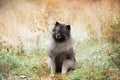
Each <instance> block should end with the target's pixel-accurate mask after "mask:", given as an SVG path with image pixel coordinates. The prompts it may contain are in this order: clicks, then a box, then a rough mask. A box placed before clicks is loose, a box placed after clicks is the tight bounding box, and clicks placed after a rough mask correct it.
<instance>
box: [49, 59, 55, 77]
mask: <svg viewBox="0 0 120 80" xmlns="http://www.w3.org/2000/svg"><path fill="white" fill-rule="evenodd" d="M55 71H56V66H55V61H54V58H53V59H51V75H50V76H54V75H55Z"/></svg>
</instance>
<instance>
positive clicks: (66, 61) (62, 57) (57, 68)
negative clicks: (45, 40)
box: [48, 22, 76, 74]
mask: <svg viewBox="0 0 120 80" xmlns="http://www.w3.org/2000/svg"><path fill="white" fill-rule="evenodd" d="M70 31H71V27H70V25H66V24H62V23H59V22H56V23H55V26H54V28H53V30H52V42H51V46H50V48H49V52H48V66H49V67H50V68H51V74H55V73H59V72H62V74H66V73H67V71H69V70H73V69H75V68H76V59H75V53H74V50H73V44H72V43H73V42H72V41H73V40H72V38H71V34H70Z"/></svg>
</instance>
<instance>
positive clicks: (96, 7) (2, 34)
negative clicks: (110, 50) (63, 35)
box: [0, 0, 120, 50]
mask: <svg viewBox="0 0 120 80" xmlns="http://www.w3.org/2000/svg"><path fill="white" fill-rule="evenodd" d="M56 21H59V22H62V23H65V24H70V25H71V27H72V35H73V36H74V38H75V40H79V41H83V40H85V39H88V38H97V39H101V38H105V39H109V40H111V41H118V42H119V41H120V39H119V37H120V35H119V29H120V1H119V0H61V1H58V0H17V1H16V0H0V43H3V42H6V43H7V44H8V45H11V47H16V46H17V47H20V46H22V48H23V49H24V50H26V49H40V48H41V47H45V46H46V45H47V42H48V38H49V36H50V34H51V29H52V28H53V27H54V24H55V22H56Z"/></svg>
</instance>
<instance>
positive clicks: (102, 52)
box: [0, 40, 120, 80]
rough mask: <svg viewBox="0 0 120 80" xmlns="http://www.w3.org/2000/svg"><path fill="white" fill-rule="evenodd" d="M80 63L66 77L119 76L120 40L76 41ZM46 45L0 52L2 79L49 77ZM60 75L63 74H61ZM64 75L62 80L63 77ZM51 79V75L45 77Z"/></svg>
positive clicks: (106, 79) (112, 79)
mask: <svg viewBox="0 0 120 80" xmlns="http://www.w3.org/2000/svg"><path fill="white" fill-rule="evenodd" d="M76 42H77V44H76V58H77V61H78V67H77V69H76V70H74V71H70V72H68V74H67V75H66V76H62V77H56V78H60V80H62V79H61V78H64V79H65V80H118V79H120V77H119V76H120V71H119V70H120V44H117V43H111V42H108V41H104V40H102V41H99V40H86V41H83V42H81V43H80V42H79V41H76ZM46 58H47V49H43V50H41V51H34V50H33V51H27V52H25V53H24V54H23V55H18V54H17V53H12V54H10V53H2V52H0V80H4V79H5V80H22V79H24V78H26V79H32V80H39V79H40V78H41V79H44V78H48V77H49V74H50V70H49V69H48V68H47V64H46V62H45V61H46ZM58 76H61V75H58ZM64 79H63V80H64ZM46 80H48V79H46Z"/></svg>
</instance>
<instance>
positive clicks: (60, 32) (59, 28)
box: [52, 22, 71, 42]
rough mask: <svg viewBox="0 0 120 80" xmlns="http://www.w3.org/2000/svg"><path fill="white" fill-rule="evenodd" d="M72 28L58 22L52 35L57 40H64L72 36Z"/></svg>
mask: <svg viewBox="0 0 120 80" xmlns="http://www.w3.org/2000/svg"><path fill="white" fill-rule="evenodd" d="M70 30H71V27H70V25H66V24H61V23H59V22H56V23H55V26H54V28H53V30H52V32H53V33H52V37H53V38H54V40H55V41H56V42H64V41H66V40H68V39H69V38H70Z"/></svg>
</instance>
